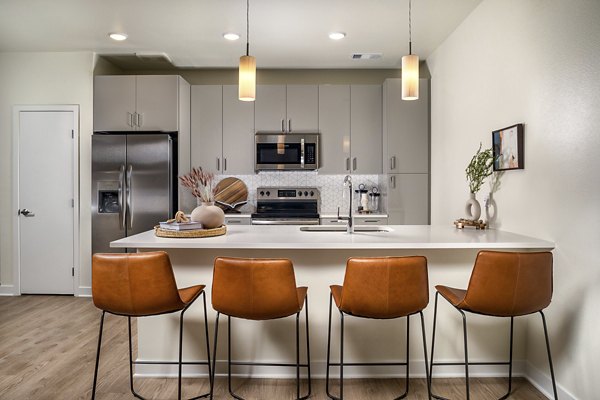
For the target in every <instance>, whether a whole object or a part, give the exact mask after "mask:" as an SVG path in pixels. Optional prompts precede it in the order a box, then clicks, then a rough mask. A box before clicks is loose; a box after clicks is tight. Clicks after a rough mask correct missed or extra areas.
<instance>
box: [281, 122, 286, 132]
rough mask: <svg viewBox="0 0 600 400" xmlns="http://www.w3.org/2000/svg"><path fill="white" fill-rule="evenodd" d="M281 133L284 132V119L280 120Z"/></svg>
mask: <svg viewBox="0 0 600 400" xmlns="http://www.w3.org/2000/svg"><path fill="white" fill-rule="evenodd" d="M281 132H285V119H282V120H281Z"/></svg>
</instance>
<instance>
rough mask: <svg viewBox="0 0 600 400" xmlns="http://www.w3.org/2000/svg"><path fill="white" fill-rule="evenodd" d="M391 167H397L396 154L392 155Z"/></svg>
mask: <svg viewBox="0 0 600 400" xmlns="http://www.w3.org/2000/svg"><path fill="white" fill-rule="evenodd" d="M390 169H396V156H391V157H390Z"/></svg>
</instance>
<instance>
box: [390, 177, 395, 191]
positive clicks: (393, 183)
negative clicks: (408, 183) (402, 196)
mask: <svg viewBox="0 0 600 400" xmlns="http://www.w3.org/2000/svg"><path fill="white" fill-rule="evenodd" d="M390 185H391V186H392V189H396V177H395V176H394V175H392V176H390Z"/></svg>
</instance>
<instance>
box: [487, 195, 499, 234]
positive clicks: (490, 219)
mask: <svg viewBox="0 0 600 400" xmlns="http://www.w3.org/2000/svg"><path fill="white" fill-rule="evenodd" d="M497 214H498V213H497V205H496V200H495V199H494V196H493V193H492V192H490V194H489V195H488V198H487V200H486V202H485V217H486V218H487V223H488V225H490V226H491V224H492V223H494V222H496V217H497Z"/></svg>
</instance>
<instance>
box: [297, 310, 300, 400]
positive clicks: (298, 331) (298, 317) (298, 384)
mask: <svg viewBox="0 0 600 400" xmlns="http://www.w3.org/2000/svg"><path fill="white" fill-rule="evenodd" d="M296 398H297V399H299V398H300V313H299V312H298V313H296Z"/></svg>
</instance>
